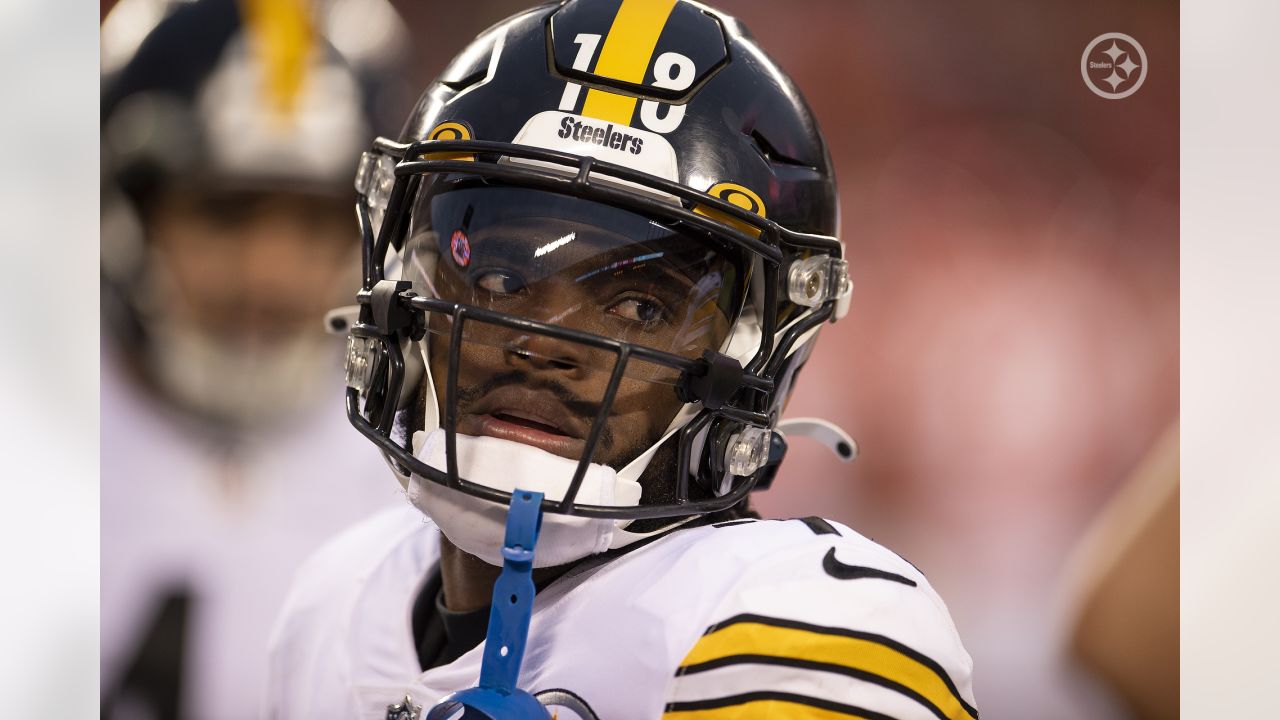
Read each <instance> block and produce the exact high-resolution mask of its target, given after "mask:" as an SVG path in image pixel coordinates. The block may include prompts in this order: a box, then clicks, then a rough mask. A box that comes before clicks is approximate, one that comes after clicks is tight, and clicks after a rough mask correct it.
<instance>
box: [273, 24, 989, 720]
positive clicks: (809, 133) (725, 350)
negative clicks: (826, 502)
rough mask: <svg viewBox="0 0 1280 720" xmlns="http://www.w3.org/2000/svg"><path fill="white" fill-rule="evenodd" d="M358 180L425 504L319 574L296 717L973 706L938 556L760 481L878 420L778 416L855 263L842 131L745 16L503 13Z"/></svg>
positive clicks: (383, 341)
mask: <svg viewBox="0 0 1280 720" xmlns="http://www.w3.org/2000/svg"><path fill="white" fill-rule="evenodd" d="M357 185H358V187H359V188H360V190H361V194H362V199H361V202H360V203H359V205H358V212H359V215H360V217H361V221H362V230H363V233H364V242H365V252H364V254H363V256H364V263H363V265H362V271H363V276H364V277H363V282H362V289H361V291H360V293H359V295H358V299H359V307H358V308H357V309H356V311H355V312H353V313H352V315H351V317H352V320H353V322H352V331H351V336H350V338H349V341H348V358H347V385H348V389H347V402H348V415H349V417H350V419H351V421H352V423H353V424H354V425H355V426H356V428H357V429H359V430H360V432H361V433H362V434H364V435H365V436H366V437H368V438H369V439H370V440H372V441H373V442H374V443H375V444H376V445H377V447H378V448H379V449H381V450H382V452H383V453H384V455H385V457H386V460H387V462H388V465H389V466H390V467H391V469H392V471H393V472H394V474H395V476H396V478H397V480H398V481H399V482H400V484H401V486H402V487H404V488H405V490H406V492H407V495H408V499H409V501H410V503H411V504H412V505H413V507H405V508H402V509H397V510H393V511H389V512H387V513H384V514H382V515H380V516H378V517H376V518H373V519H372V520H370V521H368V522H366V523H363V524H361V525H360V526H358V527H356V528H355V529H353V530H352V531H350V532H348V533H346V534H344V535H343V536H341V537H340V538H339V539H338V540H336V541H335V542H334V543H333V544H331V545H329V546H327V548H326V549H325V550H322V551H321V552H320V553H319V554H318V555H317V556H315V557H314V558H313V559H312V560H311V561H309V562H308V565H307V566H306V568H305V569H304V570H303V571H302V572H301V573H300V574H299V579H298V582H297V583H296V585H295V586H294V590H293V592H292V593H291V596H290V600H289V602H288V603H287V605H286V607H285V610H284V614H283V616H282V619H281V622H280V624H279V625H278V627H277V630H276V632H275V635H274V636H273V641H272V660H271V673H272V680H273V682H272V684H271V689H270V691H269V708H270V712H271V715H272V716H273V717H277V718H343V719H351V718H369V719H372V718H378V719H379V720H381V719H382V718H392V719H396V720H409V719H411V718H423V717H429V718H431V719H432V720H435V719H436V718H443V717H450V718H453V717H457V716H458V711H459V710H461V709H462V708H463V707H466V708H470V709H471V710H468V711H466V714H465V715H464V716H465V717H469V718H471V717H475V718H480V717H490V718H502V719H503V720H508V719H509V718H543V719H544V720H545V718H549V717H556V718H560V719H561V720H564V719H566V718H582V719H584V720H586V719H588V718H602V719H604V720H627V719H630V718H635V719H637V720H639V719H641V718H643V719H645V720H652V719H653V718H657V717H664V718H671V719H676V718H766V717H769V718H773V717H809V718H839V717H859V718H890V717H892V718H898V719H899V720H915V719H920V720H924V719H932V718H950V719H954V720H976V718H977V710H975V709H974V698H973V692H972V689H971V680H970V676H971V663H970V659H969V656H968V655H967V653H966V652H965V650H964V648H963V647H962V645H961V643H960V640H959V638H958V637H957V634H956V631H955V628H954V626H953V625H952V623H951V619H950V617H949V615H948V613H947V610H946V608H945V606H944V605H943V603H942V601H941V600H940V599H939V597H938V596H937V594H936V593H935V592H934V591H933V589H932V588H931V587H930V586H929V584H928V582H927V581H926V580H925V578H924V576H923V575H921V574H920V572H919V571H917V570H916V569H915V568H914V567H912V566H911V565H910V564H909V563H907V562H906V561H904V560H902V559H901V558H899V557H898V556H896V555H894V554H893V553H892V552H890V551H888V550H886V549H884V548H882V547H880V546H879V545H876V544H875V543H873V542H871V541H870V540H868V539H866V538H864V537H862V536H861V535H859V534H858V533H856V532H854V531H853V530H852V529H850V528H848V527H845V526H842V525H840V524H838V523H834V522H829V521H827V520H824V519H822V518H819V517H809V518H804V519H796V520H781V521H766V520H760V519H759V518H758V516H756V514H755V513H754V512H752V511H751V510H750V508H749V506H748V504H747V494H748V493H749V492H750V491H751V490H752V489H753V488H756V487H757V486H764V485H766V484H767V483H768V482H769V480H770V479H771V478H772V477H773V475H774V473H775V472H776V471H777V467H778V464H779V463H781V462H782V459H783V456H784V454H785V452H786V447H787V445H786V442H787V441H786V438H787V437H795V436H797V435H808V436H811V437H814V438H817V439H819V440H821V441H822V442H824V443H825V444H826V445H827V446H828V447H830V449H831V450H832V451H833V453H835V454H836V455H837V456H838V457H841V458H842V459H845V460H849V459H852V457H853V456H854V454H855V447H854V445H853V442H852V440H851V439H849V438H848V437H847V436H846V435H844V433H843V432H842V431H840V430H839V429H838V428H835V427H833V426H831V425H829V424H826V423H823V422H821V421H814V420H805V421H794V420H793V421H788V420H783V419H781V415H782V412H783V410H784V408H785V406H786V403H787V400H788V398H789V397H790V394H791V391H792V389H793V387H794V383H795V382H796V379H797V376H798V374H799V372H800V369H801V368H802V367H803V365H804V364H805V362H806V361H807V360H808V359H809V356H810V353H811V352H812V351H813V349H814V346H815V344H816V341H817V335H818V332H819V330H820V329H821V328H822V327H823V326H824V325H825V324H826V323H827V322H830V321H835V320H838V319H839V318H841V317H842V316H843V315H844V313H845V311H846V310H847V308H848V301H849V294H850V284H849V279H848V275H847V267H846V264H845V262H844V260H842V256H843V246H842V245H841V243H840V241H839V240H838V237H837V235H838V227H837V226H838V221H837V217H836V216H837V212H836V207H837V195H836V191H835V180H834V177H833V174H832V168H831V161H830V157H829V155H828V153H827V149H826V144H825V141H824V140H823V138H822V135H821V133H820V132H819V131H818V128H817V125H816V123H815V121H814V119H813V117H812V114H811V113H810V111H809V108H808V107H807V105H806V104H805V101H804V100H803V98H802V97H801V96H800V94H799V92H798V90H797V89H796V87H795V86H794V85H793V84H792V82H791V80H790V79H789V78H787V76H786V75H785V74H784V73H783V72H782V71H781V70H780V69H779V68H778V67H777V66H776V65H775V64H774V63H773V61H772V60H771V59H770V58H769V57H768V56H767V55H766V54H765V53H764V52H763V51H762V50H761V49H760V48H759V47H758V46H757V45H756V43H755V41H754V40H752V39H751V37H750V35H749V34H747V32H746V30H745V29H744V28H742V26H741V25H740V24H739V23H738V22H737V21H736V20H734V19H733V18H731V17H728V16H726V15H722V14H720V13H718V12H715V11H713V10H710V9H708V8H706V7H705V6H702V5H700V4H696V3H693V2H686V1H684V0H568V1H567V2H564V3H559V4H548V5H542V6H539V7H537V8H534V9H531V10H529V11H526V12H524V13H521V14H519V15H516V16H514V17H512V18H509V19H508V20H506V21H504V22H501V23H499V24H498V25H495V26H494V27H493V28H491V29H490V30H489V31H487V32H485V33H484V34H482V35H481V36H480V37H479V38H477V39H476V40H475V41H474V42H473V43H472V44H471V45H470V46H469V47H467V48H466V49H465V50H463V52H462V53H461V54H460V55H459V56H458V57H457V59H456V60H455V61H454V62H453V63H452V64H451V65H450V66H449V67H448V68H447V69H446V70H445V72H444V74H443V75H442V76H441V77H440V78H439V79H438V80H437V81H436V82H435V83H434V84H432V85H431V86H430V87H429V88H428V89H427V91H426V93H425V94H424V95H423V97H422V99H421V100H420V101H419V104H418V106H417V108H416V110H415V111H414V112H413V114H412V115H411V117H410V119H409V122H408V123H407V125H406V128H405V131H404V134H403V135H402V136H401V138H400V141H399V142H395V141H391V140H386V139H380V140H378V141H376V142H375V143H374V147H373V150H372V151H371V152H368V153H366V154H365V156H364V159H363V161H362V163H361V166H360V170H359V173H358V176H357ZM397 412H398V413H399V422H397ZM538 493H541V494H542V495H541V496H539V495H538ZM540 497H543V498H545V499H544V500H542V501H541V503H540V504H539V498H540ZM539 509H540V510H541V511H542V513H543V514H542V515H541V516H540V517H539V516H538V515H537V512H538V510H539ZM424 514H425V515H426V516H427V517H429V518H430V520H431V521H432V522H431V523H430V524H426V523H424V522H423V515H424ZM539 528H540V529H539ZM535 584H536V586H537V587H539V588H540V591H539V592H538V594H537V601H536V602H534V601H533V590H534V587H535ZM491 600H492V601H493V602H492V605H491V602H490V601H491ZM525 628H527V636H526V634H525V633H524V629H525ZM526 640H527V645H526ZM459 693H460V694H459ZM472 710H473V711H474V712H472Z"/></svg>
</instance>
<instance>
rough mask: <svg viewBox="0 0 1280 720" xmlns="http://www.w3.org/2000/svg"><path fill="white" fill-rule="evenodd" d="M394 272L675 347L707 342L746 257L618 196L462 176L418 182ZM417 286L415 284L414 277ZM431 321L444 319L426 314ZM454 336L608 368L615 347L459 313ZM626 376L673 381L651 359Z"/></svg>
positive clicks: (609, 333)
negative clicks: (609, 199) (591, 196)
mask: <svg viewBox="0 0 1280 720" xmlns="http://www.w3.org/2000/svg"><path fill="white" fill-rule="evenodd" d="M404 259H405V265H406V277H407V278H408V279H410V280H412V281H413V282H414V285H415V289H417V290H418V291H419V292H421V293H423V294H425V295H429V296H432V297H436V298H440V299H442V300H447V301H449V302H456V303H459V304H462V305H468V306H472V307H477V308H482V309H485V310H490V311H495V312H501V313H504V314H506V315H509V316H514V317H518V318H521V319H526V320H533V321H536V322H541V323H546V324H550V325H556V326H559V327H563V328H570V329H573V330H577V331H581V332H584V333H588V334H592V335H597V336H603V337H608V338H613V339H616V340H621V341H624V342H628V343H632V344H635V345H641V346H645V347H649V348H653V349H656V350H660V351H663V352H668V353H671V354H674V355H678V356H681V357H685V358H690V359H694V358H698V357H700V356H701V355H702V353H703V351H704V350H708V349H711V350H719V349H720V348H721V346H722V345H723V343H724V342H725V340H726V339H727V338H728V336H729V333H730V330H731V328H732V327H733V323H734V322H735V321H736V320H737V317H738V314H739V312H740V311H741V308H742V302H743V295H744V287H745V271H746V268H747V267H748V265H747V263H746V262H745V261H744V259H743V258H742V256H741V253H740V252H738V251H734V250H731V249H729V248H728V247H727V246H725V245H723V244H721V243H719V242H717V241H716V240H715V239H714V238H712V237H711V236H709V235H708V234H706V233H705V232H703V231H701V230H697V229H694V228H691V227H685V226H681V225H680V224H678V223H673V222H670V221H664V220H659V219H656V218H651V217H647V216H645V215H642V214H639V213H636V212H632V211H630V210H626V209H623V208H619V207H614V206H610V205H603V204H600V203H596V202H591V201H588V200H584V199H581V198H576V197H571V196H567V195H561V194H558V193H553V192H547V191H542V190H533V189H528V188H518V187H507V186H501V185H493V184H488V183H484V182H480V181H476V180H475V179H473V178H464V179H450V178H447V177H436V178H432V179H430V180H428V181H426V182H425V184H424V186H423V188H422V189H421V190H420V192H419V194H418V199H417V201H416V205H415V211H414V215H413V222H412V225H411V228H410V240H409V242H408V245H407V247H406V249H405V258H404ZM419 286H420V287H419ZM428 328H429V330H430V331H431V332H433V333H447V332H449V331H451V329H452V326H451V321H450V319H449V318H448V317H443V316H440V317H432V318H431V320H430V321H429V323H428ZM463 337H464V341H466V342H469V343H478V344H482V345H486V346H490V347H498V348H503V349H505V350H508V351H511V352H516V353H519V354H521V355H522V356H523V357H532V358H536V359H540V360H544V361H547V362H554V363H558V364H559V365H561V366H563V367H565V368H568V367H574V368H582V369H586V370H592V371H601V370H602V371H605V372H608V371H610V370H611V369H612V367H613V365H614V363H615V361H616V356H615V355H614V354H613V353H611V352H607V351H602V350H593V349H591V348H588V347H587V346H585V345H581V346H578V347H574V346H575V345H580V344H578V343H572V342H554V343H553V342H548V341H545V339H540V338H537V337H534V336H533V335H529V334H522V333H520V332H518V331H515V330H512V329H510V328H504V327H500V326H497V325H492V324H486V323H484V322H476V321H468V322H467V324H466V327H465V328H464V330H463ZM626 374H627V376H628V377H632V378H637V377H638V378H640V379H645V380H650V381H654V382H663V383H669V384H673V383H675V382H676V380H677V379H678V372H675V371H674V370H672V369H670V368H665V367H661V366H658V365H656V364H654V363H644V362H636V363H634V366H632V365H629V366H628V370H627V373H626Z"/></svg>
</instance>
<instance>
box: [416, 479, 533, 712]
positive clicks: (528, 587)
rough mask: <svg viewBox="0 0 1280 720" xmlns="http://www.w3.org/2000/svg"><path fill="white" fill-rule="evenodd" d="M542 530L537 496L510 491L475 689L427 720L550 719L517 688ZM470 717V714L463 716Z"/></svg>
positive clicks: (447, 700) (436, 709) (449, 699)
mask: <svg viewBox="0 0 1280 720" xmlns="http://www.w3.org/2000/svg"><path fill="white" fill-rule="evenodd" d="M541 528H542V493H540V492H531V491H528V490H519V489H517V490H516V491H515V492H513V493H511V507H510V509H509V510H507V534H506V537H505V539H504V541H503V543H502V574H501V575H499V576H498V580H497V582H495V583H494V584H493V604H492V605H490V606H489V631H488V634H487V635H485V640H484V659H483V661H482V662H481V665H480V686H479V687H473V688H470V689H468V690H462V691H459V692H456V693H452V694H450V695H448V696H447V697H445V698H444V699H443V700H441V701H440V702H439V703H438V704H437V705H436V706H435V707H433V708H431V712H430V713H428V714H427V718H426V720H444V718H449V717H453V716H454V714H455V713H457V712H458V711H459V710H461V709H463V708H466V709H468V710H475V711H478V712H480V713H482V714H483V715H484V716H486V717H489V718H493V720H508V719H510V720H549V718H550V714H549V713H548V712H547V710H546V708H545V707H544V706H543V705H542V703H541V702H539V701H538V699H537V698H535V697H534V696H532V695H530V694H529V693H527V692H525V691H524V690H521V689H519V688H518V687H516V681H517V680H518V679H519V678H520V664H521V663H522V662H523V661H524V646H525V641H526V640H527V639H528V637H529V620H530V618H531V617H532V615H533V596H534V594H535V593H536V592H537V590H536V588H534V586H533V551H534V546H535V545H537V543H538V531H539V530H541ZM468 716H469V715H468Z"/></svg>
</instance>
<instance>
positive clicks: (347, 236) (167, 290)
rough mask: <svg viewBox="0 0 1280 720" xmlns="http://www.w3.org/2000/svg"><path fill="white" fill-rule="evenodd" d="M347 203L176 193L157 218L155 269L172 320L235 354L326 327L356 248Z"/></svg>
mask: <svg viewBox="0 0 1280 720" xmlns="http://www.w3.org/2000/svg"><path fill="white" fill-rule="evenodd" d="M351 228H352V223H351V218H350V206H349V204H348V203H347V202H345V201H342V200H339V199H336V198H334V199H329V198H319V197H310V196H300V195H288V194H265V193H248V192H236V193H231V192H205V191H175V192H171V193H168V194H167V195H165V196H164V197H162V198H161V199H160V200H159V201H158V202H157V204H156V207H155V209H154V212H152V213H151V216H150V223H149V228H148V232H149V236H150V239H151V247H152V250H153V254H152V257H153V261H154V262H155V263H156V265H157V267H156V268H155V269H156V270H158V271H159V276H160V278H161V283H162V285H163V288H162V290H161V292H162V293H163V297H162V298H159V299H158V300H159V302H162V303H163V304H164V308H163V312H166V313H170V314H171V315H172V320H173V321H174V322H177V323H179V324H182V325H184V326H186V327H190V328H192V329H194V330H196V331H198V332H200V333H201V334H202V335H204V336H206V337H209V338H211V339H213V340H215V341H218V342H223V343H227V344H232V345H235V344H250V345H253V344H268V345H269V344H271V343H273V342H276V341H277V340H278V339H281V338H287V337H290V336H292V335H293V334H295V333H297V332H299V331H303V330H306V329H309V328H310V327H316V328H318V327H319V322H320V318H322V317H323V315H324V312H325V311H326V310H327V309H328V308H330V307H332V306H333V305H334V300H335V298H334V296H333V294H332V292H331V290H330V289H331V288H335V287H340V286H341V282H340V281H341V280H342V279H343V278H344V277H345V275H346V274H347V273H349V268H350V266H351V264H352V263H351V255H352V253H353V252H355V251H356V250H355V248H356V243H355V241H354V239H353V238H352V229H351Z"/></svg>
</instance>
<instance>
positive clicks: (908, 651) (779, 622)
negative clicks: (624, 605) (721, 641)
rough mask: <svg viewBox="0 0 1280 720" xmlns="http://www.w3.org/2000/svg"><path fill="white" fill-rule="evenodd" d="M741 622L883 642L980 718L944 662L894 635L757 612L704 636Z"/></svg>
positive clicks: (721, 624)
mask: <svg viewBox="0 0 1280 720" xmlns="http://www.w3.org/2000/svg"><path fill="white" fill-rule="evenodd" d="M739 623H759V624H761V625H772V626H773V627H780V628H790V629H793V630H805V631H808V632H812V633H820V634H824V635H833V636H836V637H846V638H853V639H855V640H865V641H868V642H873V643H878V644H880V645H883V646H885V647H887V648H889V649H890V650H895V651H897V652H900V653H902V654H903V655H905V656H907V657H909V658H911V659H912V660H915V661H916V662H918V663H920V664H921V665H923V666H925V667H927V668H928V669H929V670H931V671H932V672H933V673H934V674H936V675H937V676H938V678H939V679H940V680H942V683H943V684H944V685H946V687H947V690H948V691H950V693H951V695H952V696H954V697H955V699H956V701H957V702H958V703H960V706H961V707H963V708H964V709H965V711H966V712H968V713H969V714H970V715H972V716H973V717H974V718H977V717H978V710H977V708H975V707H973V706H972V705H970V704H969V703H967V702H965V699H964V698H963V697H961V696H960V691H959V690H958V689H957V688H956V684H955V682H954V681H952V679H951V676H950V675H948V674H947V671H946V670H945V669H943V667H942V665H941V664H939V663H938V662H937V661H936V660H934V659H933V658H931V657H929V656H928V655H925V654H924V653H922V652H920V651H919V650H916V649H915V648H912V647H910V646H908V645H905V644H903V643H900V642H898V641H897V640H894V639H893V638H890V637H886V636H884V635H879V634H877V633H869V632H864V631H861V630H850V629H849V628H842V627H830V626H826V625H814V624H813V623H807V622H801V621H799V620H789V619H786V618H776V617H769V616H767V615H754V614H751V613H743V614H741V615H734V616H733V617H731V618H729V619H727V620H722V621H721V622H718V623H716V624H714V625H712V626H711V627H709V628H707V630H706V632H704V633H703V636H704V637H705V636H707V635H710V634H711V633H714V632H716V631H717V630H723V629H724V628H727V627H730V626H732V625H737V624H739Z"/></svg>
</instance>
